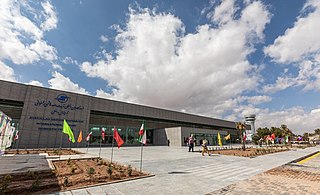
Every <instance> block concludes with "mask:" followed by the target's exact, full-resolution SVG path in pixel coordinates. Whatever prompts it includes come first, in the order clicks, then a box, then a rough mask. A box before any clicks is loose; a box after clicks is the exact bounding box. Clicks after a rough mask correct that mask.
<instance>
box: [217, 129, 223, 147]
mask: <svg viewBox="0 0 320 195" xmlns="http://www.w3.org/2000/svg"><path fill="white" fill-rule="evenodd" d="M218 144H219V146H222V141H221V136H220V133H219V132H218Z"/></svg>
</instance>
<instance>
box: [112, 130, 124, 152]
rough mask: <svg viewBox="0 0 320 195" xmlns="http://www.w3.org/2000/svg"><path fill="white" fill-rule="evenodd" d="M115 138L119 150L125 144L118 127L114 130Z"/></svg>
mask: <svg viewBox="0 0 320 195" xmlns="http://www.w3.org/2000/svg"><path fill="white" fill-rule="evenodd" d="M113 137H114V139H115V140H116V142H117V144H118V148H120V146H121V145H122V144H123V143H124V141H123V140H122V139H121V137H120V135H119V133H118V131H117V128H116V127H114V129H113Z"/></svg>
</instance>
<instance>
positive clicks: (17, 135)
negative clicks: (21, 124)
mask: <svg viewBox="0 0 320 195" xmlns="http://www.w3.org/2000/svg"><path fill="white" fill-rule="evenodd" d="M18 139H19V131H17V133H16V135H15V136H14V141H17V140H18Z"/></svg>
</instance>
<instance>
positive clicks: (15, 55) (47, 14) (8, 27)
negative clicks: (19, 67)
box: [0, 0, 57, 64]
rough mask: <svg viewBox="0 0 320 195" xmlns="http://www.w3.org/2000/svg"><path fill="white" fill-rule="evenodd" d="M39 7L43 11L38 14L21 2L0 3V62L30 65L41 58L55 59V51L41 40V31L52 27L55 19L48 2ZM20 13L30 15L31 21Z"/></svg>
mask: <svg viewBox="0 0 320 195" xmlns="http://www.w3.org/2000/svg"><path fill="white" fill-rule="evenodd" d="M41 5H42V7H43V9H44V11H41V12H40V13H38V12H37V10H35V9H34V8H32V6H30V4H29V3H28V2H25V1H12V0H3V1H1V6H0V24H1V29H0V60H10V61H12V62H13V63H15V64H31V63H33V62H37V61H39V60H41V59H44V60H49V61H51V60H55V59H57V51H56V49H55V48H54V47H53V46H51V45H49V44H47V42H46V41H45V40H44V39H43V35H44V33H45V31H49V30H51V29H54V28H56V24H57V17H56V14H55V11H54V9H53V7H52V5H51V4H50V2H49V1H47V2H45V3H41ZM23 11H26V12H27V13H29V14H30V15H31V16H33V20H31V19H29V18H28V17H27V16H25V15H24V14H23V13H24V12H23ZM30 18H32V17H30Z"/></svg>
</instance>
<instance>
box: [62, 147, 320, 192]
mask: <svg viewBox="0 0 320 195" xmlns="http://www.w3.org/2000/svg"><path fill="white" fill-rule="evenodd" d="M79 150H80V151H82V152H86V149H85V148H83V149H79ZM319 150H320V147H319V146H317V147H312V148H306V149H297V150H295V151H287V152H280V153H273V154H269V155H264V156H259V157H256V158H244V157H235V156H222V155H212V156H204V157H202V156H201V154H200V153H198V152H194V153H192V152H187V148H186V147H183V148H173V147H152V146H151V147H144V148H143V171H146V172H149V173H152V174H155V176H154V177H151V178H146V179H139V180H133V181H128V182H122V183H116V184H107V185H101V186H95V187H89V188H86V189H79V190H72V191H67V192H60V193H56V194H112V195H113V194H114V195H120V194H121V195H122V194H126V195H127V194H128V195H138V194H153V195H157V194H166V195H167V194H208V193H210V192H213V191H215V190H219V189H221V188H223V187H226V186H228V185H231V184H234V183H237V182H240V181H242V180H245V179H248V178H251V177H252V176H254V175H257V174H260V173H262V172H265V171H266V170H269V169H272V168H275V167H278V166H280V165H283V164H286V163H288V162H291V161H293V160H295V159H298V158H301V157H303V156H305V155H307V154H311V153H313V152H315V151H319ZM98 154H99V148H90V149H89V152H88V155H92V156H96V155H98ZM88 155H87V156H88ZM101 157H102V158H104V159H106V160H110V157H111V148H102V150H101ZM113 160H114V161H117V162H120V163H122V164H126V165H129V164H130V165H132V166H133V167H136V168H139V165H140V147H125V148H120V149H118V148H114V156H113ZM211 194H212V193H211Z"/></svg>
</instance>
